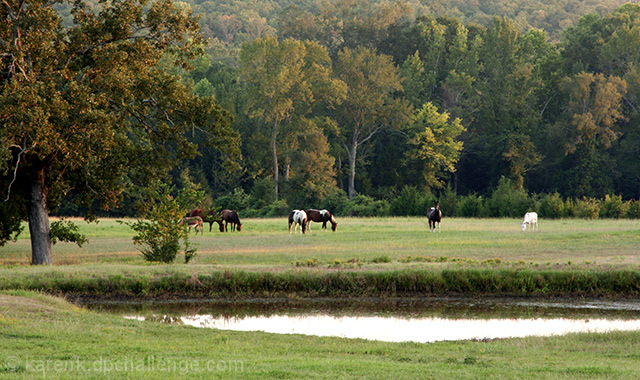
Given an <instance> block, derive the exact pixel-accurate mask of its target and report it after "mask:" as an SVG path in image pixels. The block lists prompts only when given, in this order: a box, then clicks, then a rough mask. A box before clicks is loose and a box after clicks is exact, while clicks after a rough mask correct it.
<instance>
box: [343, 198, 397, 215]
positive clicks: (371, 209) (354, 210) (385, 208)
mask: <svg viewBox="0 0 640 380" xmlns="http://www.w3.org/2000/svg"><path fill="white" fill-rule="evenodd" d="M350 206H351V207H350V212H349V214H350V215H352V216H388V215H389V202H387V201H384V200H382V201H377V200H375V199H373V198H372V197H369V196H367V195H362V194H358V195H356V196H355V197H353V202H352V203H351V205H350Z"/></svg>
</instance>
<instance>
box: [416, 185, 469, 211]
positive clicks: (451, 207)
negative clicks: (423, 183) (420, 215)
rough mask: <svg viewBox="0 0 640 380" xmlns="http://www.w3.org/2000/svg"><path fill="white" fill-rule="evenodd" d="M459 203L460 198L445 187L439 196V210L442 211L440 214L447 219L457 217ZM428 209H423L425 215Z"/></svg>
mask: <svg viewBox="0 0 640 380" xmlns="http://www.w3.org/2000/svg"><path fill="white" fill-rule="evenodd" d="M460 203H461V198H460V197H459V196H458V194H456V192H455V191H453V189H452V188H451V186H447V187H446V189H445V190H444V191H443V192H442V194H440V210H442V214H446V215H447V216H448V217H454V216H458V209H459V208H460ZM429 207H431V206H429ZM428 209H429V208H428V207H427V208H426V209H425V214H426V212H427V211H426V210H428Z"/></svg>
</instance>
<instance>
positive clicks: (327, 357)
mask: <svg viewBox="0 0 640 380" xmlns="http://www.w3.org/2000/svg"><path fill="white" fill-rule="evenodd" d="M0 347H2V349H0V379H37V378H42V379H123V378H126V379H160V378H161V379H183V378H189V379H215V378H221V379H276V378H277V379H353V378H362V379H388V378H394V379H418V378H433V379H444V378H447V379H536V380H537V379H572V380H573V379H605V378H606V379H637V378H640V367H639V366H638V365H637V364H638V352H640V332H614V333H603V334H570V335H566V336H552V337H529V338H515V339H505V340H492V341H459V342H436V343H428V344H420V343H386V342H378V341H368V340H363V339H342V338H323V337H313V336H302V335H279V334H268V333H262V332H234V331H222V330H215V329H202V328H195V327H189V326H183V325H172V324H165V323H157V322H144V321H138V320H128V319H124V318H122V317H119V316H115V315H108V314H101V313H96V312H93V311H89V310H85V309H81V308H78V307H76V306H73V305H71V304H69V303H67V302H66V301H64V300H62V299H60V298H55V297H52V296H48V295H43V294H39V293H33V292H25V291H4V292H0Z"/></svg>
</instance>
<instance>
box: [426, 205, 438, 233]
mask: <svg viewBox="0 0 640 380" xmlns="http://www.w3.org/2000/svg"><path fill="white" fill-rule="evenodd" d="M427 218H429V231H431V232H436V225H437V227H438V232H440V222H441V221H442V212H441V211H440V203H438V202H436V204H435V205H434V206H433V207H431V208H429V210H428V211H427Z"/></svg>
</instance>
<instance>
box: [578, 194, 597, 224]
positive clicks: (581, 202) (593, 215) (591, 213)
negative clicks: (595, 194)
mask: <svg viewBox="0 0 640 380" xmlns="http://www.w3.org/2000/svg"><path fill="white" fill-rule="evenodd" d="M574 213H575V216H577V217H578V218H582V219H597V218H598V215H599V214H600V202H599V201H598V200H597V199H595V198H587V197H582V198H580V199H578V200H577V201H576V203H575V211H574Z"/></svg>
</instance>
